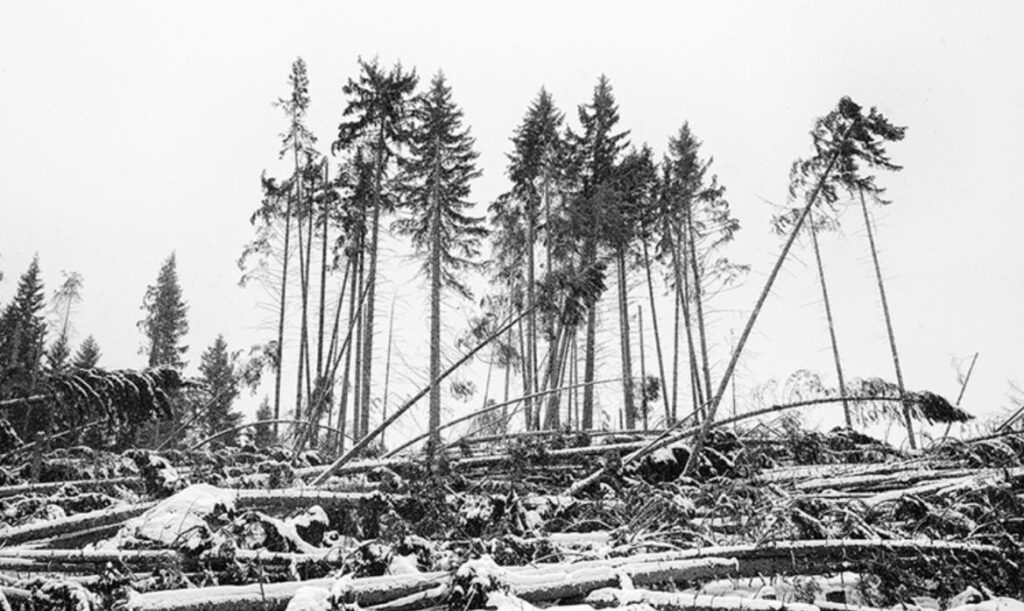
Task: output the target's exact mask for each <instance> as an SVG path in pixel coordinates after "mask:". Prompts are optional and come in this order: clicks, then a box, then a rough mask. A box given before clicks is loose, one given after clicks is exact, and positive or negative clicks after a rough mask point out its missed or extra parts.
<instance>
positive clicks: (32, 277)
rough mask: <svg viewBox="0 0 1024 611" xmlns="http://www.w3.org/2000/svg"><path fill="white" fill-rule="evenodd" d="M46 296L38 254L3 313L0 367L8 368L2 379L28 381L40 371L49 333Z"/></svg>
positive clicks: (1, 381) (0, 369)
mask: <svg viewBox="0 0 1024 611" xmlns="http://www.w3.org/2000/svg"><path fill="white" fill-rule="evenodd" d="M45 299H46V298H45V296H44V292H43V281H42V278H41V277H40V274H39V257H33V258H32V262H31V263H30V264H29V266H28V269H27V270H26V271H25V273H24V274H22V276H21V278H20V279H19V280H18V288H17V290H16V292H15V294H14V298H13V299H12V300H11V303H9V304H8V305H7V307H6V308H4V311H3V314H2V315H0V371H3V370H5V369H6V370H7V373H6V374H4V377H5V378H6V380H0V383H3V382H5V381H6V382H12V381H15V380H16V379H17V380H18V381H19V382H21V383H25V382H27V381H28V380H29V379H30V378H31V377H33V376H34V375H35V374H36V373H38V371H39V366H40V363H41V360H42V355H43V342H44V340H45V337H46V321H45V319H44V318H43V308H44V306H45Z"/></svg>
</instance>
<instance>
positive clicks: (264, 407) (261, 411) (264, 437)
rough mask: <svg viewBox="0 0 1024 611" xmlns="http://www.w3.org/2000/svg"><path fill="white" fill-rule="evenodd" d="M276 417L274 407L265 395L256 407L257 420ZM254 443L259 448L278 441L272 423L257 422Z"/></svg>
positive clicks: (269, 445) (267, 446)
mask: <svg viewBox="0 0 1024 611" xmlns="http://www.w3.org/2000/svg"><path fill="white" fill-rule="evenodd" d="M273 417H274V409H273V408H272V407H271V406H270V399H267V398H265V397H264V399H263V402H262V403H260V406H259V407H258V408H257V409H256V421H257V422H260V421H263V420H270V419H271V418H273ZM253 428H254V429H255V430H254V433H253V440H252V441H253V444H255V445H256V447H257V448H269V447H271V446H273V445H274V444H276V443H277V438H276V437H275V436H274V427H273V425H270V424H257V425H256V426H255V427H253Z"/></svg>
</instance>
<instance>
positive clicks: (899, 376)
mask: <svg viewBox="0 0 1024 611" xmlns="http://www.w3.org/2000/svg"><path fill="white" fill-rule="evenodd" d="M860 207H861V210H863V211H864V227H865V228H866V229H867V232H868V244H870V246H871V260H872V261H873V262H874V264H875V278H876V279H877V280H878V296H879V297H880V298H881V300H882V312H883V313H884V314H885V330H886V332H887V333H888V334H889V348H891V349H892V364H893V367H894V368H895V369H896V383H897V384H899V387H900V394H901V395H904V394H906V392H907V388H906V386H904V384H903V369H902V368H901V367H900V355H899V352H898V351H897V350H896V335H895V334H894V333H893V331H892V316H890V315H889V302H888V300H887V299H886V298H885V284H884V283H883V282H882V267H881V265H879V263H878V249H877V248H875V236H874V233H873V232H872V231H871V217H870V215H868V205H867V202H865V201H864V190H863V189H861V190H860ZM903 419H904V421H905V422H906V427H907V440H908V442H909V443H910V449H912V450H914V449H917V441H916V440H915V439H914V425H913V422H912V421H911V419H910V406H909V405H907V402H906V401H905V400H904V402H903Z"/></svg>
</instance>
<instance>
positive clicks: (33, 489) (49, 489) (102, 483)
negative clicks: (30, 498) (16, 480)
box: [0, 477, 142, 498]
mask: <svg viewBox="0 0 1024 611" xmlns="http://www.w3.org/2000/svg"><path fill="white" fill-rule="evenodd" d="M141 483H142V478H141V477H111V478H107V479H75V480H68V481H63V482H45V483H42V484H15V485H12V486H0V498H4V497H9V496H16V495H19V494H38V495H44V496H46V495H50V494H53V493H54V492H57V491H58V490H60V489H61V488H63V487H64V486H74V487H75V488H78V489H79V490H83V489H84V490H88V489H94V488H113V487H114V486H123V485H136V484H141Z"/></svg>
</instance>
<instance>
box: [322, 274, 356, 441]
mask: <svg viewBox="0 0 1024 611" xmlns="http://www.w3.org/2000/svg"><path fill="white" fill-rule="evenodd" d="M351 271H352V262H351V260H348V261H346V262H345V274H344V275H343V276H342V277H341V290H340V291H338V301H337V303H335V306H334V326H333V328H332V329H331V344H330V346H329V347H328V348H327V365H328V366H330V364H331V363H333V362H334V361H335V359H336V355H337V351H338V333H339V332H340V330H341V308H342V306H343V305H344V304H345V291H347V290H348V276H349V273H350V272H351ZM345 376H346V377H348V369H347V368H346V369H345ZM330 384H331V394H333V393H334V380H331V382H330ZM333 416H334V410H333V409H328V410H327V426H331V422H332V420H333ZM327 446H328V447H333V444H327Z"/></svg>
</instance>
